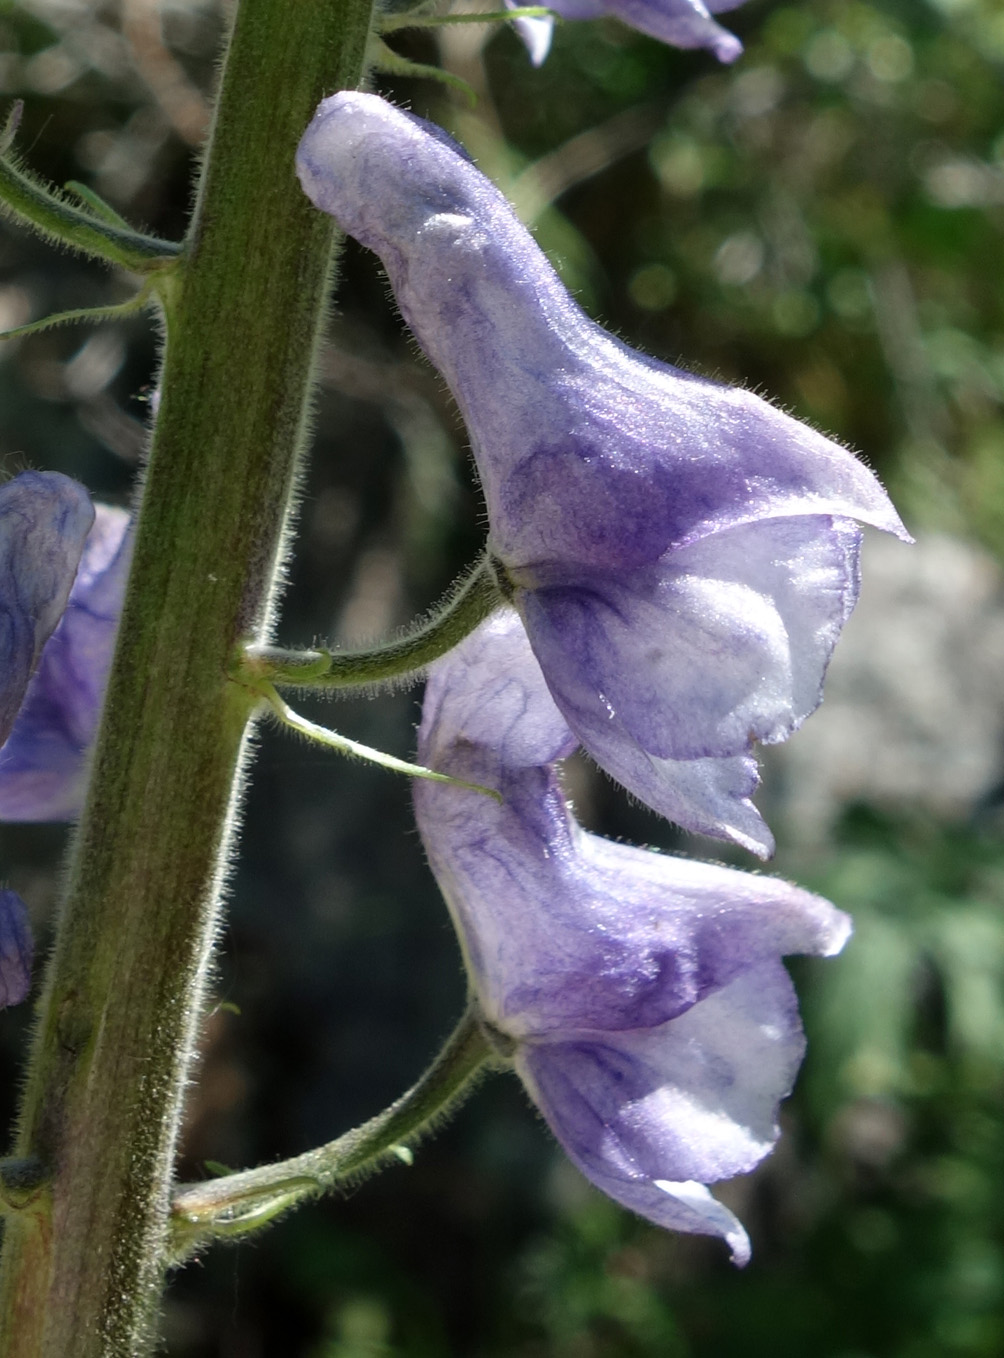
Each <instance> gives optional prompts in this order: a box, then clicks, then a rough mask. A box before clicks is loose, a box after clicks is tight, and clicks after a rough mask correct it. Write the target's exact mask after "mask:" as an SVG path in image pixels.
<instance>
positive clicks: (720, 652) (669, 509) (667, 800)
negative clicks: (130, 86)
mask: <svg viewBox="0 0 1004 1358" xmlns="http://www.w3.org/2000/svg"><path fill="white" fill-rule="evenodd" d="M297 164H298V170H299V175H300V179H301V182H302V183H303V186H304V188H305V190H306V192H307V193H308V195H309V196H310V197H311V198H312V199H313V201H314V202H315V203H316V204H317V205H318V206H319V207H321V208H323V209H324V210H325V211H327V212H330V213H332V214H333V215H334V216H335V217H337V218H338V220H339V221H340V222H341V224H342V226H343V227H344V228H345V229H346V230H347V231H348V232H349V233H350V234H351V235H353V236H355V237H356V238H357V239H358V240H360V241H361V242H362V243H363V244H364V245H367V246H369V247H370V248H371V249H373V250H375V251H376V252H377V254H379V256H380V258H381V259H382V261H383V263H384V265H385V267H386V269H387V273H388V275H389V277H390V281H391V283H392V285H393V288H394V292H395V295H396V297H397V301H398V304H399V306H400V308H401V311H402V313H403V315H404V317H405V319H406V321H407V322H408V324H409V325H410V326H411V328H412V330H413V331H414V333H415V335H416V336H417V338H418V340H419V341H420V343H421V344H422V347H423V348H424V349H425V351H426V353H427V354H428V356H429V358H430V359H431V360H432V362H433V363H434V364H435V365H436V367H437V368H438V369H439V370H440V372H441V373H442V374H443V376H444V377H445V379H446V381H447V383H448V384H449V386H450V389H451V390H452V392H453V395H454V397H455V398H456V400H457V403H458V405H459V407H460V410H461V412H462V414H463V416H464V420H465V422H466V425H467V429H468V433H469V436H470V440H471V446H472V449H473V453H474V458H475V461H476V463H477V468H478V472H479V475H480V479H481V484H482V487H483V490H484V494H485V498H486V501H487V508H488V517H489V525H490V527H489V536H488V547H489V551H490V553H491V555H492V557H493V558H494V559H495V561H496V563H497V572H498V575H499V577H500V581H501V583H502V586H503V588H504V590H505V591H506V593H507V594H508V595H509V596H510V597H511V599H512V601H513V603H514V604H515V606H516V607H517V609H518V610H519V612H520V614H521V616H522V618H523V621H524V624H525V626H526V629H527V633H528V635H529V638H530V643H531V645H532V646H533V650H534V653H535V654H536V656H537V659H538V661H539V662H540V665H541V668H542V669H543V671H544V674H545V677H546V679H547V683H548V685H549V687H550V689H551V692H552V694H553V696H554V699H555V702H556V703H557V705H558V707H559V708H560V709H561V712H562V714H563V716H564V717H565V720H566V721H567V722H568V725H569V726H570V727H571V728H572V730H573V731H574V732H575V734H576V736H577V737H578V738H579V740H580V741H581V742H582V744H583V745H584V746H585V747H586V749H587V750H588V751H589V753H590V754H591V755H592V757H593V758H594V759H595V760H596V762H597V763H598V764H599V765H600V766H601V767H602V768H604V769H606V771H607V772H608V773H610V774H611V775H612V776H613V777H614V778H616V779H617V780H618V781H619V782H621V783H623V784H624V786H625V787H627V788H628V789H629V790H630V791H631V792H633V793H635V794H636V795H637V796H638V797H639V798H640V799H641V800H642V801H644V802H647V803H648V804H649V805H650V806H651V807H653V808H654V809H655V810H657V811H659V812H660V813H661V814H663V815H665V816H667V817H668V818H669V819H670V820H674V821H676V822H678V823H679V824H680V825H682V826H684V827H686V828H687V829H690V830H694V831H697V832H700V833H704V834H710V835H717V836H720V837H724V838H730V839H733V840H736V841H737V842H738V843H740V844H743V845H745V846H746V847H747V848H750V849H752V850H753V851H754V852H757V853H760V854H761V855H764V856H766V855H767V854H769V853H770V852H771V850H772V848H773V841H772V839H771V836H770V832H769V831H768V830H767V827H766V826H765V825H764V823H763V821H762V820H761V818H760V816H759V813H758V812H757V810H756V808H755V807H754V805H753V803H752V801H751V800H750V795H751V793H752V792H753V790H754V789H755V787H756V785H757V782H758V773H757V767H756V762H755V760H754V758H753V757H752V750H753V744H754V742H755V741H764V742H774V741H781V740H784V739H786V738H787V737H788V736H789V735H790V734H791V732H792V731H794V730H795V728H796V727H797V726H798V725H799V724H800V723H801V722H802V721H803V720H804V719H805V717H806V716H808V714H809V713H810V712H812V711H813V709H814V708H815V707H816V706H817V704H818V703H819V701H820V698H821V695H822V682H823V675H824V672H825V669H826V665H827V662H828V660H829V657H830V653H831V651H832V650H833V647H834V645H835V643H836V641H837V638H838V636H839V634H840V630H841V628H842V627H843V624H844V622H845V621H846V619H847V617H848V615H849V613H850V611H851V609H852V607H853V605H854V602H855V599H856V597H857V591H858V550H859V544H860V531H859V529H858V527H857V524H856V523H855V522H854V520H861V521H863V522H865V523H869V524H874V525H875V526H876V527H878V528H883V529H886V530H887V531H889V532H892V533H896V534H898V535H900V536H901V537H904V538H908V535H907V534H906V531H905V529H904V528H903V526H902V524H901V523H900V520H899V518H898V516H897V514H896V512H895V510H894V509H893V507H892V505H891V504H890V502H889V499H888V497H887V495H886V493H885V491H884V490H883V489H882V487H881V485H880V484H879V482H878V481H877V480H876V478H875V477H874V476H873V474H872V473H871V472H870V471H869V470H868V468H867V467H865V466H864V465H863V464H862V463H861V462H859V461H858V460H857V458H855V457H854V456H853V455H852V454H851V453H849V452H848V451H847V450H846V449H845V448H842V447H841V446H840V445H839V444H836V443H833V442H832V441H831V440H829V439H827V438H824V437H823V436H822V435H821V434H818V433H817V432H816V431H815V430H813V429H810V428H809V427H808V426H807V425H804V424H801V423H799V422H798V421H797V420H794V419H792V418H791V417H790V416H788V415H785V414H784V413H783V412H781V411H780V410H778V409H777V408H776V407H774V406H772V405H770V404H768V403H767V402H766V401H763V400H761V399H760V398H759V397H757V396H755V395H753V393H752V392H750V391H746V390H744V389H742V388H738V387H727V386H721V385H719V384H717V383H714V382H710V381H707V380H706V379H704V378H701V377H695V376H693V375H692V374H690V373H686V372H683V371H681V370H680V369H677V368H673V367H670V366H669V365H667V364H664V363H658V362H656V361H655V360H653V359H650V358H646V357H645V356H643V355H641V354H638V353H636V352H635V351H634V350H632V349H630V348H628V347H627V346H626V345H624V344H622V343H620V342H619V341H618V340H616V339H614V338H613V337H612V336H611V335H608V334H607V333H606V332H605V331H604V330H602V329H601V328H600V327H599V326H597V325H595V324H594V323H593V322H592V321H590V320H589V319H588V318H587V317H586V316H585V315H584V314H583V312H582V311H581V309H580V308H579V307H578V306H577V305H576V304H575V303H574V302H573V301H572V299H571V298H570V297H569V295H568V293H567V292H566V290H565V288H564V287H563V285H562V284H561V282H560V281H559V279H558V278H557V276H556V274H555V273H554V271H553V269H552V268H551V266H550V264H549V263H548V262H547V260H546V259H545V257H544V255H543V254H542V253H541V251H540V250H539V249H538V247H537V245H536V244H535V243H534V241H533V239H532V238H531V236H530V235H529V233H528V232H527V230H526V228H525V227H524V226H523V225H522V224H521V223H520V222H519V221H517V219H516V217H515V215H514V213H513V211H512V209H511V207H510V206H509V204H508V203H507V202H506V200H505V199H504V198H503V197H502V195H501V194H500V193H499V191H498V190H497V189H496V188H495V187H494V186H493V185H492V184H491V183H489V181H488V180H487V179H486V178H485V177H484V176H483V175H482V174H481V173H480V172H479V171H478V170H477V169H476V167H475V166H474V165H473V164H472V163H471V162H470V160H469V159H467V158H466V156H465V155H464V153H463V152H462V150H461V149H460V148H459V147H457V145H456V144H455V143H454V142H452V140H451V139H450V138H449V137H447V136H446V134H445V133H442V132H441V131H440V130H439V129H438V128H434V127H431V126H430V125H429V124H425V123H422V122H421V121H420V120H418V119H416V118H413V117H411V116H410V115H409V114H406V113H404V112H402V111H401V110H400V109H396V108H394V107H393V106H392V105H390V104H388V103H386V102H385V101H384V100H382V99H380V98H378V97H376V96H375V95H370V94H357V93H348V92H346V93H341V94H337V95H335V96H333V97H332V98H330V99H327V100H325V101H324V102H323V103H322V104H321V105H320V107H319V109H318V112H317V114H316V116H315V118H314V121H313V122H312V123H311V125H310V127H309V128H308V130H307V132H306V134H305V136H304V138H303V140H302V142H301V144H300V148H299V152H298V160H297Z"/></svg>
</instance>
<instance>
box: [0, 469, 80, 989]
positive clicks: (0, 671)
mask: <svg viewBox="0 0 1004 1358" xmlns="http://www.w3.org/2000/svg"><path fill="white" fill-rule="evenodd" d="M93 519H94V510H93V509H92V507H91V502H90V500H89V499H88V497H87V492H86V491H85V490H84V488H83V486H79V485H77V483H76V482H75V481H71V480H70V478H69V477H67V476H62V475H60V473H58V472H22V473H21V475H20V476H16V477H14V479H13V480H11V481H7V482H5V483H4V484H3V485H2V486H0V675H2V676H3V679H2V683H0V741H4V740H6V739H7V737H8V735H9V733H10V730H11V728H12V726H14V724H15V720H16V718H17V714H18V710H19V709H20V707H21V704H22V702H23V701H24V697H25V692H26V690H27V689H28V687H29V683H30V681H31V678H32V675H33V674H34V672H35V669H36V666H37V665H38V662H39V657H40V656H41V654H42V653H43V649H44V647H45V646H46V644H47V643H48V642H49V640H50V638H51V636H52V633H53V630H54V629H55V628H56V626H57V624H58V622H59V620H60V618H61V616H62V614H63V610H64V608H65V607H66V601H67V598H68V596H69V593H70V588H71V586H72V584H73V577H74V575H75V573H76V570H77V564H78V562H79V561H80V554H81V552H82V551H83V548H84V541H85V539H86V537H87V533H88V530H89V529H90V527H91V523H92V522H93ZM31 957H32V942H31V929H30V926H29V923H28V913H27V910H26V909H25V905H24V902H23V901H22V900H21V898H20V896H18V895H17V893H16V892H14V891H7V890H2V891H0V1008H6V1006H8V1005H11V1004H18V1003H20V1001H21V1000H23V999H24V998H25V996H26V995H27V994H28V988H29V986H30V984H31Z"/></svg>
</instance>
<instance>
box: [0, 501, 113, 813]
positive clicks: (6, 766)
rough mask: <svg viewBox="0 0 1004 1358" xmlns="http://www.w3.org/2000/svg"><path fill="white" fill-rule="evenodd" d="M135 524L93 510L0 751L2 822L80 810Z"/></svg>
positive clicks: (99, 507) (98, 507) (107, 510)
mask: <svg viewBox="0 0 1004 1358" xmlns="http://www.w3.org/2000/svg"><path fill="white" fill-rule="evenodd" d="M129 523H130V519H129V515H128V514H127V513H126V511H125V510H124V509H114V508H112V507H110V506H108V505H96V506H95V519H94V525H93V527H92V528H91V531H90V533H89V534H88V536H87V541H86V543H85V545H84V551H83V556H82V557H81V560H80V565H79V567H78V569H77V573H76V578H75V579H74V581H73V588H72V589H71V590H70V594H69V599H68V600H67V603H66V609H65V611H64V612H63V615H62V618H61V619H60V621H59V625H58V626H57V627H56V629H55V631H54V632H53V634H52V636H51V637H49V639H48V641H47V642H46V644H45V647H44V649H43V651H42V654H41V657H40V660H39V663H38V668H37V670H36V672H35V674H34V676H33V678H32V680H31V683H30V684H29V685H28V690H27V693H26V694H25V697H24V702H23V704H22V706H21V710H20V712H19V713H18V715H17V718H16V720H15V722H14V726H13V729H12V730H11V733H10V735H9V736H8V738H7V742H6V744H5V745H4V746H3V747H2V748H0V820H9V821H43V820H54V821H60V820H72V819H74V818H75V817H76V816H77V815H79V813H80V809H81V807H82V805H83V797H84V790H85V787H86V780H87V760H88V756H89V754H90V750H91V746H92V745H93V743H94V738H95V735H96V734H97V727H98V720H99V718H100V715H101V707H102V704H103V702H104V692H105V685H106V683H107V680H108V671H109V668H110V667H111V661H112V651H113V650H114V646H115V637H116V634H117V632H118V624H119V614H120V612H121V610H122V598H123V595H124V593H125V584H126V575H127V572H128V567H129V557H130V547H131V537H130V535H129V533H128V528H129Z"/></svg>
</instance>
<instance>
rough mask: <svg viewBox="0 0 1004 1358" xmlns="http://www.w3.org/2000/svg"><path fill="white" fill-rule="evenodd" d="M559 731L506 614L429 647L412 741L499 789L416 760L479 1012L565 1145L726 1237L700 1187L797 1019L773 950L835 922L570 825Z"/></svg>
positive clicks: (838, 928)
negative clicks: (431, 655)
mask: <svg viewBox="0 0 1004 1358" xmlns="http://www.w3.org/2000/svg"><path fill="white" fill-rule="evenodd" d="M575 744H576V740H575V737H574V736H573V735H572V733H571V731H570V730H569V729H568V726H567V724H566V723H565V721H564V719H563V718H562V716H561V714H560V713H559V711H558V709H557V708H556V707H555V705H554V702H553V699H552V698H551V697H550V695H549V693H548V690H547V687H546V685H545V684H544V680H543V676H542V675H541V672H540V669H539V667H538V666H537V664H536V662H535V660H534V658H533V655H532V653H531V651H530V648H529V644H528V642H527V639H526V635H525V633H524V631H523V628H522V626H521V625H520V622H519V619H518V618H517V616H516V614H515V613H514V612H512V611H511V610H509V609H505V610H503V611H501V612H499V613H497V614H495V615H494V616H493V617H492V618H490V619H489V620H488V621H487V622H486V623H484V624H482V626H481V627H480V628H479V629H478V630H477V631H476V632H474V633H473V634H472V635H471V636H469V637H467V638H466V639H465V640H464V641H463V642H462V643H461V645H460V646H459V647H457V648H456V650H454V651H452V652H451V653H450V654H449V655H448V656H446V657H444V658H443V659H442V660H439V661H437V662H436V663H435V665H434V666H433V667H432V669H431V671H430V675H429V682H428V687H427V689H426V695H425V705H424V712H423V718H422V725H421V728H420V732H419V758H420V759H421V760H422V761H423V762H424V763H426V764H428V765H430V766H431V767H433V768H436V769H438V770H440V771H441V772H444V773H449V774H453V775H455V776H457V777H459V778H463V779H465V780H467V781H470V782H475V783H478V784H480V785H482V786H487V787H490V788H493V789H495V790H497V791H499V792H500V793H501V794H502V799H503V800H502V803H501V805H500V804H498V803H496V802H495V801H492V800H490V799H489V798H488V797H486V796H484V795H483V794H478V793H476V792H472V791H469V790H467V789H465V788H461V787H457V786H456V785H445V784H442V783H431V782H426V781H416V783H415V786H414V798H415V808H416V815H417V819H418V825H419V829H420V830H421V833H422V838H423V840H424V843H425V847H426V851H427V853H428V856H429V862H430V864H431V866H432V869H433V872H434V873H435V875H436V878H437V880H438V882H439V885H440V887H441V889H442V891H443V894H444V896H445V898H446V901H447V903H448V905H449V908H450V912H451V914H452V916H453V920H454V923H455V925H456V928H457V932H458V934H459V937H460V941H461V946H462V949H463V952H464V958H465V961H466V965H467V970H468V974H469V977H470V981H471V986H472V989H473V992H474V995H475V997H476V1000H477V1003H478V1005H479V1008H480V1012H481V1015H482V1016H483V1020H484V1022H485V1024H486V1025H487V1030H488V1031H489V1033H491V1034H493V1035H494V1038H495V1041H496V1043H497V1046H498V1048H499V1050H500V1051H501V1052H503V1053H505V1054H506V1055H508V1056H509V1057H510V1058H511V1060H512V1062H513V1064H514V1066H515V1069H516V1071H517V1072H518V1074H519V1075H520V1077H521V1079H522V1080H523V1083H524V1084H525V1085H526V1088H527V1090H528V1092H529V1094H530V1096H531V1098H532V1099H533V1100H534V1102H535V1103H536V1104H537V1106H538V1107H539V1109H540V1111H541V1112H542V1113H543V1115H544V1117H545V1118H546V1120H547V1122H548V1123H549V1125H550V1126H551V1129H552V1130H553V1132H554V1134H555V1136H556V1137H557V1138H558V1140H559V1141H560V1142H561V1144H562V1146H563V1147H564V1148H565V1150H566V1151H567V1153H568V1155H569V1156H570V1157H571V1159H572V1160H573V1161H574V1162H575V1164H576V1165H578V1167H579V1168H580V1169H581V1170H582V1171H583V1173H585V1174H586V1175H587V1176H588V1177H589V1178H590V1179H591V1180H592V1181H593V1182H594V1183H595V1184H596V1185H597V1186H598V1187H600V1188H601V1189H603V1191H604V1192H605V1193H608V1194H609V1195H610V1196H611V1197H612V1198H615V1199H616V1200H617V1201H618V1202H620V1203H623V1204H624V1205H625V1206H627V1207H629V1208H631V1209H632V1210H633V1211H635V1212H638V1213H640V1214H641V1215H642V1216H645V1217H648V1218H650V1219H651V1220H652V1221H655V1222H658V1223H659V1224H660V1225H662V1226H667V1227H670V1228H672V1229H673V1230H679V1231H691V1232H697V1233H700V1234H706V1235H717V1236H721V1237H722V1238H723V1239H725V1240H726V1241H727V1242H728V1244H729V1246H730V1248H731V1250H732V1255H733V1258H734V1259H735V1261H736V1262H737V1263H744V1262H745V1261H746V1260H747V1258H748V1257H749V1241H748V1239H747V1236H746V1232H745V1231H744V1230H743V1228H742V1226H741V1224H740V1223H739V1221H738V1220H737V1219H736V1218H735V1217H734V1216H733V1214H732V1213H731V1212H729V1211H728V1210H727V1209H726V1208H725V1207H723V1206H722V1205H721V1204H720V1203H718V1202H716V1201H715V1199H714V1198H713V1197H712V1196H711V1194H710V1193H709V1191H708V1189H707V1185H708V1184H709V1183H714V1182H717V1181H719V1180H721V1179H727V1178H730V1177H732V1176H733V1175H736V1174H742V1173H745V1172H746V1171H748V1170H751V1169H752V1168H753V1167H754V1166H755V1165H756V1164H758V1163H759V1162H760V1160H762V1159H763V1157H764V1156H765V1155H767V1154H768V1152H769V1151H770V1149H771V1147H772V1146H773V1144H774V1142H775V1140H776V1139H777V1136H778V1128H777V1121H776V1119H777V1107H778V1103H779V1101H780V1100H781V1099H782V1098H783V1097H784V1096H785V1095H786V1094H787V1093H788V1092H789V1091H790V1089H791V1086H792V1083H793V1081H794V1078H795V1074H796V1072H797V1070H798V1066H799V1063H800V1061H801V1058H802V1053H803V1047H804V1041H803V1037H802V1029H801V1025H800V1023H799V1018H798V1009H797V1002H796V997H795V993H794V990H793V988H792V985H791V982H790V980H789V978H788V975H787V973H786V972H785V970H784V967H783V966H782V965H781V962H780V960H779V959H780V958H781V957H782V956H783V955H785V954H788V953H796V952H798V953H817V954H823V955H829V954H831V953H835V952H837V951H839V949H840V947H841V946H842V945H843V943H844V941H845V939H846V938H847V936H848V933H849V930H850V922H849V920H848V919H847V917H846V916H845V915H843V914H842V913H841V912H840V911H838V910H835V909H834V908H833V906H831V905H830V904H829V903H828V902H826V901H824V900H821V899H820V898H819V897H817V896H812V895H810V894H809V893H808V892H805V891H801V890H799V889H798V888H797V887H793V886H790V885H789V884H788V883H786V882H781V881H777V880H776V879H773V878H769V877H760V876H753V875H750V874H746V873H741V872H737V871H734V870H732V869H729V868H723V867H717V866H712V865H710V864H705V863H694V862H689V861H687V860H684V859H678V858H669V857H664V856H661V855H659V854H656V853H652V852H650V851H648V850H645V849H635V848H630V847H628V846H626V845H623V844H614V843H611V842H609V841H607V840H604V839H601V838H599V837H597V836H596V835H591V834H587V833H586V832H585V831H583V830H582V829H581V828H580V827H579V826H578V825H577V824H576V822H575V821H574V820H573V818H572V816H571V813H570V810H569V807H568V805H567V803H566V801H565V798H564V795H563V793H562V790H561V785H560V782H559V779H558V775H557V771H556V768H555V764H554V761H555V760H557V759H559V758H561V757H562V756H563V755H565V754H567V753H568V752H569V751H570V750H571V749H573V748H574V746H575Z"/></svg>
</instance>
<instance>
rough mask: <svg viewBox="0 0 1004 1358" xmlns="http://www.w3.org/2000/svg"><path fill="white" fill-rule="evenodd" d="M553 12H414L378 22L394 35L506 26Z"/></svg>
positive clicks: (536, 8) (534, 8) (527, 8)
mask: <svg viewBox="0 0 1004 1358" xmlns="http://www.w3.org/2000/svg"><path fill="white" fill-rule="evenodd" d="M553 13H554V11H553V10H550V9H548V8H547V6H546V5H522V6H520V8H519V9H496V10H490V11H487V12H485V11H480V10H479V11H477V12H476V13H460V14H422V13H417V12H416V11H414V10H411V11H408V12H406V13H404V14H385V15H384V16H383V18H382V19H381V20H380V32H381V33H396V32H397V31H398V30H399V29H402V28H442V27H443V26H444V25H446V24H506V23H509V22H510V21H511V20H513V19H543V18H546V17H547V15H549V14H553Z"/></svg>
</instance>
